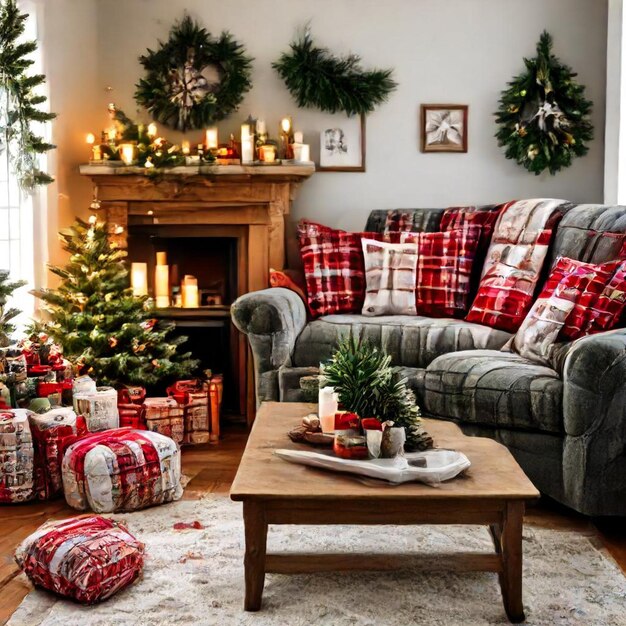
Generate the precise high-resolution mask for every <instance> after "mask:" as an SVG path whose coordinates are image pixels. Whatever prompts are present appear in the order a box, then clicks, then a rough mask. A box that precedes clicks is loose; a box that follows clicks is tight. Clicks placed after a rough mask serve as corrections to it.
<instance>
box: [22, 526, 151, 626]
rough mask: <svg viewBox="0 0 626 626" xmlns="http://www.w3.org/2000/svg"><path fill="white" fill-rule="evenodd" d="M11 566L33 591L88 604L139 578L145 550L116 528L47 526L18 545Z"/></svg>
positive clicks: (104, 597)
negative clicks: (14, 564) (16, 567)
mask: <svg viewBox="0 0 626 626" xmlns="http://www.w3.org/2000/svg"><path fill="white" fill-rule="evenodd" d="M15 560H16V561H17V563H18V565H19V566H20V567H21V568H22V570H23V571H24V573H25V574H26V575H27V576H28V578H30V580H31V582H32V583H33V584H34V585H35V586H36V587H43V588H44V589H47V590H48V591H54V592H55V593H58V594H59V595H62V596H65V597H68V598H72V599H73V600H76V601H78V602H82V603H85V604H93V603H95V602H99V601H101V600H105V599H106V598H110V597H111V596H112V595H113V594H114V593H117V592H118V591H120V590H121V589H124V587H127V586H128V585H130V584H131V583H132V582H133V581H134V580H135V579H136V578H137V577H138V576H139V575H140V574H141V571H142V569H143V561H144V546H143V544H142V543H141V542H139V541H137V539H135V537H133V535H131V534H130V533H129V532H128V530H127V529H126V528H125V527H124V526H123V525H122V524H120V523H118V522H115V521H113V520H110V519H105V518H104V517H100V516H99V515H94V516H83V517H76V518H71V519H64V520H57V521H53V522H46V523H45V524H43V526H40V527H39V528H38V529H37V530H36V531H35V532H34V533H33V534H32V535H30V536H29V537H27V538H26V539H25V540H24V541H23V542H22V543H21V544H20V546H19V547H18V548H17V550H16V553H15ZM85 620H87V618H85ZM68 626H69V625H68Z"/></svg>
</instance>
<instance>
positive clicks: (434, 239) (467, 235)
mask: <svg viewBox="0 0 626 626" xmlns="http://www.w3.org/2000/svg"><path fill="white" fill-rule="evenodd" d="M480 232H481V229H480V227H478V226H468V227H465V228H461V229H458V230H451V231H448V232H442V233H419V234H418V235H417V245H418V260H417V285H416V289H415V292H416V307H417V312H418V314H422V315H428V316H431V317H450V316H455V315H456V316H459V315H464V314H465V312H466V311H467V306H468V298H469V294H470V275H471V273H472V264H473V262H474V258H475V256H476V250H477V248H478V244H479V241H480Z"/></svg>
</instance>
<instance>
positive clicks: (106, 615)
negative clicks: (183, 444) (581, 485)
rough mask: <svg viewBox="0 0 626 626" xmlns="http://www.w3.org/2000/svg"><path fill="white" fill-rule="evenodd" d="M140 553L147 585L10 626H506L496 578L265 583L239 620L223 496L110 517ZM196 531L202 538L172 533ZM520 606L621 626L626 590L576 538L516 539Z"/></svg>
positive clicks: (438, 529) (371, 577)
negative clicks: (252, 608)
mask: <svg viewBox="0 0 626 626" xmlns="http://www.w3.org/2000/svg"><path fill="white" fill-rule="evenodd" d="M112 517H114V518H115V519H118V520H123V521H125V522H126V523H127V525H128V527H129V529H130V530H131V532H132V533H134V534H135V535H136V536H137V537H138V538H139V539H140V540H142V541H144V542H145V544H146V553H147V558H146V564H145V569H144V575H143V579H142V580H140V581H138V582H136V583H135V584H134V585H132V586H131V587H129V588H128V589H126V590H124V591H123V592H121V593H119V594H118V595H117V596H114V597H113V598H111V599H110V600H108V601H106V602H104V603H102V604H100V605H97V606H91V607H83V606H79V605H77V604H74V603H72V602H69V601H66V600H62V599H59V598H57V597H55V596H53V595H51V594H49V593H47V592H44V591H40V590H36V591H33V592H31V593H30V594H29V595H28V596H27V597H26V598H25V599H24V601H23V603H22V604H21V606H20V607H19V608H18V609H17V611H16V613H15V614H14V615H13V617H12V618H11V620H10V621H9V624H10V626H39V625H41V626H77V625H80V626H132V625H135V624H136V625H138V626H139V625H141V626H165V625H170V624H176V625H181V626H182V625H190V626H204V625H212V624H216V625H220V626H229V625H231V624H233V625H246V626H248V625H254V626H318V625H319V626H344V625H345V626H357V625H358V626H360V625H363V626H411V625H417V624H419V625H422V624H424V625H433V626H456V625H459V626H460V625H463V626H478V625H483V624H506V623H507V621H506V617H505V614H504V610H503V608H502V600H501V596H500V589H499V587H498V582H497V578H496V575H495V574H490V573H476V574H445V573H444V574H436V575H426V574H424V573H417V572H411V571H410V570H408V571H401V572H372V573H350V574H339V573H337V574H315V575H306V576H284V575H276V574H269V575H267V576H266V582H265V593H264V596H263V609H262V610H261V611H260V612H259V613H245V612H244V611H243V608H242V607H243V592H244V583H243V551H244V540H243V523H242V514H241V505H240V504H238V503H233V502H231V501H230V500H229V499H228V498H227V497H225V496H212V497H207V498H205V499H203V500H197V501H182V502H177V503H173V504H168V505H165V506H161V507H158V508H153V509H148V510H145V511H140V512H137V513H131V514H120V515H113V516H112ZM194 521H198V522H200V523H201V525H202V526H203V528H202V529H188V530H175V529H174V528H173V526H174V524H175V523H176V522H188V523H189V522H194ZM458 549H463V550H491V549H492V544H491V539H490V537H489V535H488V532H487V530H486V529H483V528H481V527H470V526H395V527H394V526H379V527H362V526H320V527H314V526H308V527H303V526H299V527H295V526H275V527H270V533H269V537H268V550H269V551H278V550H288V551H319V550H324V551H328V552H333V551H335V552H337V551H346V550H352V551H370V552H394V551H395V552H399V553H406V552H410V551H425V552H428V551H434V552H441V551H446V550H450V551H454V550H458ZM524 605H525V607H526V617H527V623H528V624H533V625H546V626H548V625H549V626H556V625H558V626H562V625H565V624H576V625H582V624H584V625H585V626H600V625H607V626H608V625H610V626H621V625H626V579H625V578H624V576H623V575H622V573H621V572H620V570H619V568H618V567H617V566H616V565H615V564H614V562H613V561H611V560H610V559H609V558H607V557H606V556H604V554H603V553H602V552H601V551H599V550H598V549H596V548H595V547H594V546H593V545H592V543H591V542H590V540H589V539H588V538H587V537H586V536H584V535H581V534H579V533H576V532H559V531H555V530H546V529H542V528H537V527H527V528H526V529H525V531H524Z"/></svg>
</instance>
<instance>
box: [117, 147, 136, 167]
mask: <svg viewBox="0 0 626 626" xmlns="http://www.w3.org/2000/svg"><path fill="white" fill-rule="evenodd" d="M120 155H121V157H122V161H124V163H125V164H126V165H132V164H133V162H134V161H135V146H134V145H133V144H132V143H123V144H122V145H121V146H120Z"/></svg>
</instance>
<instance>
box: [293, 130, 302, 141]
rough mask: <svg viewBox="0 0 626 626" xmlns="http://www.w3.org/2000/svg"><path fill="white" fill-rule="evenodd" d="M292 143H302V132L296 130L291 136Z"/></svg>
mask: <svg viewBox="0 0 626 626" xmlns="http://www.w3.org/2000/svg"><path fill="white" fill-rule="evenodd" d="M293 142H294V143H304V135H303V134H302V131H300V130H297V131H296V132H295V133H294V134H293Z"/></svg>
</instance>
